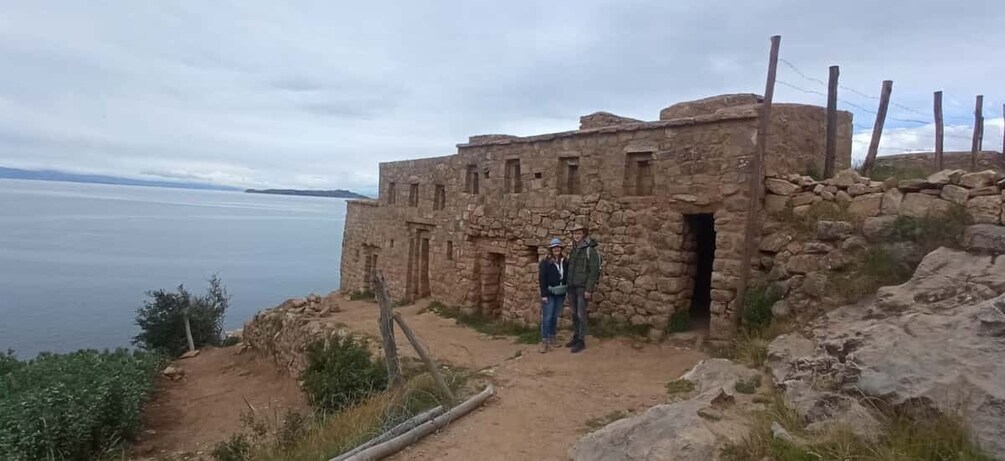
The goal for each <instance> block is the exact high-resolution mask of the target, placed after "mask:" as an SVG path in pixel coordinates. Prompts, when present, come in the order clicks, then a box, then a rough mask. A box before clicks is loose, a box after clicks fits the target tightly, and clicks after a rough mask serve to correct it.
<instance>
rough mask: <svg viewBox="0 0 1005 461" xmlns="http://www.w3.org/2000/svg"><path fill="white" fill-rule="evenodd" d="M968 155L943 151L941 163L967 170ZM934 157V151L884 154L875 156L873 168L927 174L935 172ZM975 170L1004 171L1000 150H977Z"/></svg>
mask: <svg viewBox="0 0 1005 461" xmlns="http://www.w3.org/2000/svg"><path fill="white" fill-rule="evenodd" d="M970 157H971V154H970V152H943V153H942V163H943V166H944V167H945V168H946V169H950V170H957V169H959V170H969V169H970ZM934 159H935V153H934V152H919V153H914V154H898V155H884V156H882V157H876V166H875V168H887V169H895V170H901V171H906V172H912V173H914V172H916V173H917V174H918V175H928V174H931V173H934V172H935V168H934V164H935V160H934ZM977 170H979V171H980V170H996V171H1005V158H1003V156H1002V154H1001V153H1000V152H991V151H983V152H978V153H977Z"/></svg>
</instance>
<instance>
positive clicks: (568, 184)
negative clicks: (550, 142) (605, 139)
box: [558, 157, 581, 195]
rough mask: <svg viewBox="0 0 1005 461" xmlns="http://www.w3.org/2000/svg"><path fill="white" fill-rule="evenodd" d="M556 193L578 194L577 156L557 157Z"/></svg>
mask: <svg viewBox="0 0 1005 461" xmlns="http://www.w3.org/2000/svg"><path fill="white" fill-rule="evenodd" d="M558 193H559V194H573V195H574V194H580V193H581V191H580V187H579V157H562V158H560V159H558Z"/></svg>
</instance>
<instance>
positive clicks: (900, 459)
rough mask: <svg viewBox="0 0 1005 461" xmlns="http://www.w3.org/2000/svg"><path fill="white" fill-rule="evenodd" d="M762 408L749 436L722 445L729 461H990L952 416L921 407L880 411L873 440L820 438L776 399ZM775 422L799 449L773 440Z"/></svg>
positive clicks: (837, 432) (836, 433)
mask: <svg viewBox="0 0 1005 461" xmlns="http://www.w3.org/2000/svg"><path fill="white" fill-rule="evenodd" d="M765 403H766V404H767V409H766V410H764V411H762V412H758V413H756V414H755V415H754V424H753V427H752V430H751V432H750V434H749V435H748V436H747V437H746V438H745V439H744V440H743V441H742V442H740V443H738V444H734V445H729V446H727V447H726V448H725V449H724V450H723V452H722V455H723V458H724V459H726V460H729V461H760V460H762V459H776V460H781V461H802V460H807V461H809V460H814V461H815V460H828V461H844V460H862V461H919V460H924V461H949V460H959V461H964V460H965V461H990V460H992V459H993V458H992V457H990V456H988V455H987V454H986V453H984V452H982V451H981V450H980V448H979V447H978V446H977V445H976V444H974V443H973V441H972V440H971V438H970V437H969V435H968V434H967V431H966V429H965V427H964V426H963V424H962V421H961V419H960V418H959V417H957V416H946V415H942V416H935V415H932V414H931V413H930V412H925V411H923V410H922V409H920V408H910V407H905V408H901V409H896V410H895V409H883V410H881V411H878V412H877V413H878V414H879V415H880V416H879V417H880V423H881V425H882V427H881V430H880V431H879V434H877V440H876V441H865V440H862V439H860V438H858V437H856V436H855V435H854V434H853V433H852V431H851V430H850V429H849V428H847V427H844V428H841V427H835V428H833V429H831V430H829V431H827V432H824V433H822V434H815V433H809V432H808V431H806V429H805V426H804V423H803V420H802V418H800V417H799V415H798V414H797V413H796V412H795V411H794V410H793V409H791V408H789V407H788V406H787V405H786V404H785V402H784V400H783V398H782V397H781V396H780V395H778V394H770V395H768V398H767V399H766V401H765ZM773 422H777V423H778V424H779V425H781V426H782V427H783V428H784V429H785V430H787V431H788V432H789V433H790V434H792V435H793V436H794V438H795V441H801V443H799V444H794V443H790V442H786V441H784V440H782V439H779V438H775V437H774V436H773V434H772V431H771V424H772V423H773Z"/></svg>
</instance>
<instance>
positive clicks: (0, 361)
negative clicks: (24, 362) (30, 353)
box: [0, 349, 21, 378]
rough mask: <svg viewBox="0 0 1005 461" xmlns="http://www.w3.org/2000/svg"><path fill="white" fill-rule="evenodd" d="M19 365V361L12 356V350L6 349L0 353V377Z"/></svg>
mask: <svg viewBox="0 0 1005 461" xmlns="http://www.w3.org/2000/svg"><path fill="white" fill-rule="evenodd" d="M20 366H21V362H20V361H18V359H17V357H14V351H13V350H10V349H8V350H7V352H5V353H0V378H2V377H3V376H4V375H6V374H7V373H10V372H12V371H14V370H16V369H18V367H20Z"/></svg>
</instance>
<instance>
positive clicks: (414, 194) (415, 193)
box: [408, 183, 419, 207]
mask: <svg viewBox="0 0 1005 461" xmlns="http://www.w3.org/2000/svg"><path fill="white" fill-rule="evenodd" d="M408 206H413V207H414V206H419V184H418V183H414V184H409V186H408Z"/></svg>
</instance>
